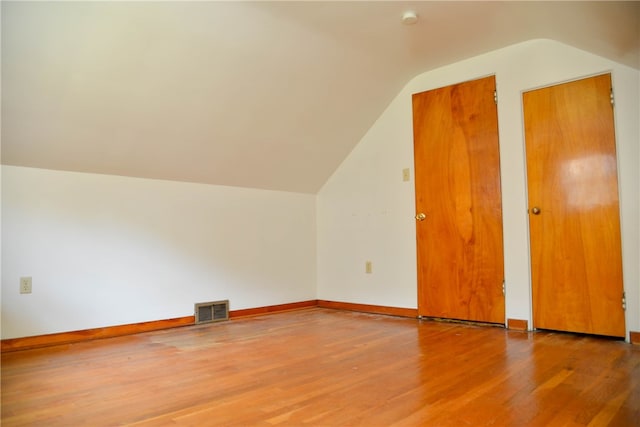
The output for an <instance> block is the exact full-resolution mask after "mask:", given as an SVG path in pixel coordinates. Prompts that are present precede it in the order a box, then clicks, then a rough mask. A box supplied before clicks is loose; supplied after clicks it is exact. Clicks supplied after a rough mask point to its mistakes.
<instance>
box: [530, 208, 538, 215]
mask: <svg viewBox="0 0 640 427" xmlns="http://www.w3.org/2000/svg"><path fill="white" fill-rule="evenodd" d="M531 213H532V214H534V215H540V208H539V207H537V206H534V207H532V208H531Z"/></svg>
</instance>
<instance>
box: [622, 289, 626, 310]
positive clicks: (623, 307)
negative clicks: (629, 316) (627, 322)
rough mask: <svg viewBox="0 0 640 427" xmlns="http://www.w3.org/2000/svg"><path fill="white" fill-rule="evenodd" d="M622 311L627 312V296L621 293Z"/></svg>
mask: <svg viewBox="0 0 640 427" xmlns="http://www.w3.org/2000/svg"><path fill="white" fill-rule="evenodd" d="M622 309H623V310H624V311H627V294H626V293H625V292H623V293H622Z"/></svg>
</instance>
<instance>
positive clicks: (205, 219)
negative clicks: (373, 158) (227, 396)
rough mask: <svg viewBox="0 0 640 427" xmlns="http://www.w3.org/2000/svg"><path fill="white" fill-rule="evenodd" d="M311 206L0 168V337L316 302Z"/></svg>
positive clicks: (215, 189)
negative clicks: (196, 310) (215, 303)
mask: <svg viewBox="0 0 640 427" xmlns="http://www.w3.org/2000/svg"><path fill="white" fill-rule="evenodd" d="M315 199H316V198H315V196H314V195H308V194H295V193H284V192H275V191H265V190H254V189H243V188H233V187H222V186H211V185H202V184H190V183H180V182H169V181H157V180H146V179H138V178H127V177H119V176H106V175H94V174H81V173H70V172H59V171H51V170H42V169H30V168H20V167H11V166H3V167H2V222H3V223H2V244H3V251H2V338H4V339H7V338H14V337H25V336H32V335H40V334H47V333H54V332H63V331H73V330H80V329H89V328H95V327H103V326H111V325H120V324H127V323H135V322H143V321H150V320H158V319H168V318H174V317H182V316H189V315H193V304H194V303H196V302H205V301H212V300H218V299H227V298H228V299H229V300H230V308H231V309H232V310H237V309H243V308H251V307H260V306H265V305H272V304H283V303H287V302H296V301H305V300H309V299H314V298H315V297H316V284H315V281H316V272H315V265H316V252H315V251H316V242H315V235H316V230H315V227H316V220H315V209H316V207H315ZM21 276H32V277H33V293H32V294H28V295H20V294H19V286H18V285H19V278H20V277H21Z"/></svg>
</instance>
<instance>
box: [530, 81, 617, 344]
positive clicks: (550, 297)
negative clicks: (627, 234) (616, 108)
mask: <svg viewBox="0 0 640 427" xmlns="http://www.w3.org/2000/svg"><path fill="white" fill-rule="evenodd" d="M610 93H611V76H610V75H609V74H606V75H601V76H597V77H592V78H588V79H583V80H579V81H574V82H570V83H565V84H561V85H557V86H552V87H547V88H543V89H538V90H533V91H530V92H526V93H524V94H523V103H524V121H525V140H526V153H527V180H528V189H529V195H528V197H529V230H530V240H531V280H532V291H533V323H534V327H536V328H543V329H555V330H562V331H571V332H582V333H589V334H600V335H609V336H617V337H623V336H624V335H625V323H624V310H623V308H622V292H623V287H622V257H621V244H620V216H619V215H620V214H619V206H618V178H617V176H618V173H617V166H616V150H615V139H614V126H613V108H612V105H611V102H610Z"/></svg>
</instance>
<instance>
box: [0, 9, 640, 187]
mask: <svg viewBox="0 0 640 427" xmlns="http://www.w3.org/2000/svg"><path fill="white" fill-rule="evenodd" d="M639 5H640V3H638V2H620V3H618V2H480V1H474V2H401V1H392V2H391V1H390V2H380V1H375V2H269V1H262V2H7V1H3V2H2V163H3V164H8V165H20V166H30V167H40V168H48V169H59V170H69V171H82V172H94V173H103V174H116V175H127V176H137V177H147V178H158V179H169V180H177V181H192V182H202V183H211V184H221V185H232V186H242V187H254V188H265V189H273V190H285V191H294V192H305V193H315V192H317V191H318V190H319V188H320V187H321V186H322V185H323V183H324V182H325V181H326V179H327V178H328V177H329V176H330V175H331V174H332V172H333V171H334V170H335V169H336V167H337V166H338V165H339V164H340V162H341V161H342V160H343V159H344V158H345V156H346V155H347V154H348V153H349V152H350V151H351V150H352V148H353V147H354V146H355V144H357V142H358V141H359V140H360V138H361V137H362V136H363V135H364V133H365V132H366V131H367V130H368V129H369V127H370V126H371V125H372V123H373V122H374V121H375V120H376V118H377V117H378V116H379V115H380V114H381V113H382V111H383V110H384V108H385V107H386V106H387V104H388V103H389V102H390V101H391V99H393V97H394V96H395V95H396V94H397V93H398V92H399V91H400V89H401V88H402V86H403V85H404V84H406V83H407V82H408V81H409V80H410V79H411V78H412V77H414V76H415V75H417V74H419V73H421V72H424V71H428V70H430V69H433V68H437V67H439V66H442V65H445V64H449V63H453V62H456V61H459V60H462V59H465V58H468V57H471V56H474V55H478V54H481V53H485V52H489V51H491V50H495V49H498V48H501V47H504V46H507V45H510V44H514V43H518V42H522V41H526V40H530V39H535V38H549V39H554V40H557V41H560V42H562V43H565V44H568V45H571V46H574V47H576V48H579V49H583V50H587V51H590V52H592V53H595V54H597V55H601V56H604V57H607V58H609V59H612V60H614V61H617V62H620V63H623V64H626V65H629V66H631V67H635V68H639V67H640V30H639V24H638V22H639V19H640V7H639ZM409 9H411V10H415V11H416V12H417V13H418V15H419V17H420V19H419V21H418V23H417V24H415V25H413V26H405V25H402V24H401V22H400V16H401V14H402V12H403V11H405V10H409Z"/></svg>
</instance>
